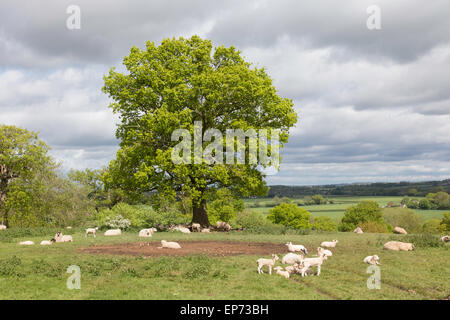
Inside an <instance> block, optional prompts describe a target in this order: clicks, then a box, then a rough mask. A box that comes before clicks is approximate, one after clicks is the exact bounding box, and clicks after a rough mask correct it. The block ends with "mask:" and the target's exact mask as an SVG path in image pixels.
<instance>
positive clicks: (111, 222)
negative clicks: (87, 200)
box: [102, 214, 131, 230]
mask: <svg viewBox="0 0 450 320" xmlns="http://www.w3.org/2000/svg"><path fill="white" fill-rule="evenodd" d="M105 226H106V227H107V228H111V229H121V230H126V229H128V228H129V227H130V226H131V222H130V220H128V219H125V218H124V217H122V216H121V215H120V214H118V215H115V216H113V217H109V216H108V217H106V221H105ZM102 227H103V226H102Z"/></svg>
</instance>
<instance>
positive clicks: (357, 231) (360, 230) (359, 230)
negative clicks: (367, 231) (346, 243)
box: [353, 227, 364, 234]
mask: <svg viewBox="0 0 450 320" xmlns="http://www.w3.org/2000/svg"><path fill="white" fill-rule="evenodd" d="M353 232H354V233H356V234H363V233H364V232H363V230H362V229H361V228H360V227H358V228H356V229H355V230H353Z"/></svg>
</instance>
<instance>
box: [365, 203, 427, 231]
mask: <svg viewBox="0 0 450 320" xmlns="http://www.w3.org/2000/svg"><path fill="white" fill-rule="evenodd" d="M383 216H384V219H385V220H386V221H387V222H388V223H390V224H391V225H392V226H393V227H402V228H404V229H405V230H406V231H407V232H408V233H419V232H421V231H422V222H423V221H422V220H423V219H422V217H421V216H419V215H418V214H417V213H415V212H414V211H413V210H411V209H407V208H386V209H384V210H383ZM363 230H364V229H363Z"/></svg>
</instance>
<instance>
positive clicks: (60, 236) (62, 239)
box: [54, 231, 73, 242]
mask: <svg viewBox="0 0 450 320" xmlns="http://www.w3.org/2000/svg"><path fill="white" fill-rule="evenodd" d="M54 239H55V241H56V242H73V239H72V236H69V235H63V234H62V232H60V231H59V232H57V233H56V235H55V238H54Z"/></svg>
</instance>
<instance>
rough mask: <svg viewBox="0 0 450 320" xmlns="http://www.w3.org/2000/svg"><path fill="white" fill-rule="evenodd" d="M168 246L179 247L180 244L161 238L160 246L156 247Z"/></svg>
mask: <svg viewBox="0 0 450 320" xmlns="http://www.w3.org/2000/svg"><path fill="white" fill-rule="evenodd" d="M162 248H168V249H181V246H180V245H179V243H178V242H168V241H166V240H161V247H158V249H162Z"/></svg>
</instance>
